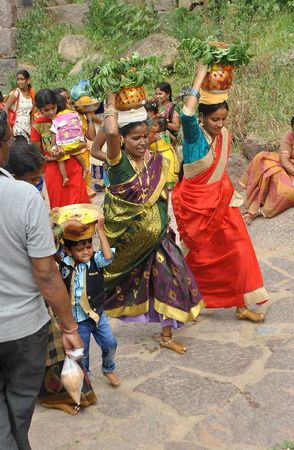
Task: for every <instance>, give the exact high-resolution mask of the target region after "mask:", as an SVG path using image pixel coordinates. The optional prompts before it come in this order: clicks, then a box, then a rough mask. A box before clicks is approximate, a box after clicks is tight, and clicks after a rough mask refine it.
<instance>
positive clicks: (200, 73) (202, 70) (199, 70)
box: [194, 63, 208, 89]
mask: <svg viewBox="0 0 294 450" xmlns="http://www.w3.org/2000/svg"><path fill="white" fill-rule="evenodd" d="M207 72H208V66H207V65H206V64H201V63H198V64H197V65H196V71H195V82H194V84H195V83H196V82H197V84H199V88H198V89H200V87H201V84H202V83H203V80H204V78H205V76H206V74H207Z"/></svg>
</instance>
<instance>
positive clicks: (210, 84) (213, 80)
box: [201, 41, 234, 94]
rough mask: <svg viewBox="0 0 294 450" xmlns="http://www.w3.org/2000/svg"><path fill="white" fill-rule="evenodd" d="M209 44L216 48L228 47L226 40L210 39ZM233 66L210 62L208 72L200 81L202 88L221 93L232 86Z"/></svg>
mask: <svg viewBox="0 0 294 450" xmlns="http://www.w3.org/2000/svg"><path fill="white" fill-rule="evenodd" d="M208 43H209V44H210V45H212V46H214V47H217V48H228V47H229V45H228V44H227V43H226V42H218V41H210V42H208ZM233 71H234V67H233V66H231V65H229V64H212V67H211V71H210V72H208V73H207V74H206V76H205V78H204V81H203V83H202V86H201V87H202V89H204V90H205V91H209V92H212V93H213V94H221V93H223V92H225V91H227V90H228V89H230V87H231V86H232V83H233Z"/></svg>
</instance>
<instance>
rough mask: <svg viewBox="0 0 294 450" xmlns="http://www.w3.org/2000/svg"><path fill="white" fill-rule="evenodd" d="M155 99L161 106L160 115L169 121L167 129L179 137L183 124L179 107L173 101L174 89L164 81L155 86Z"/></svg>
mask: <svg viewBox="0 0 294 450" xmlns="http://www.w3.org/2000/svg"><path fill="white" fill-rule="evenodd" d="M155 98H156V100H157V102H158V105H159V114H160V115H161V116H162V117H164V118H165V119H166V120H167V129H168V131H170V132H171V133H172V134H173V135H174V136H177V134H178V132H179V130H180V126H181V122H180V115H179V111H178V110H177V106H176V104H175V103H173V101H172V88H171V85H170V84H169V83H167V82H166V81H163V82H161V83H158V84H157V85H156V86H155Z"/></svg>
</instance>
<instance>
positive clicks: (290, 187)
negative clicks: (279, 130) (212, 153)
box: [240, 152, 294, 218]
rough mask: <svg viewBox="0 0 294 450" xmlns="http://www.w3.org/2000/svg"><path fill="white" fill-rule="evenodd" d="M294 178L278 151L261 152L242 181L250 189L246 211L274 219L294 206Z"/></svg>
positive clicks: (242, 184) (249, 166) (247, 190)
mask: <svg viewBox="0 0 294 450" xmlns="http://www.w3.org/2000/svg"><path fill="white" fill-rule="evenodd" d="M293 183H294V176H293V175H289V174H288V173H287V172H286V170H285V169H284V168H283V167H282V165H281V163H280V155H279V153H276V152H260V153H258V154H257V155H256V156H255V157H254V159H253V160H252V161H251V163H250V164H249V165H248V167H247V169H246V171H245V172H244V174H243V175H242V177H241V179H240V184H241V186H243V187H246V197H247V200H246V205H245V206H246V210H247V211H248V212H249V213H250V214H260V215H262V216H264V217H267V218H271V217H274V216H276V215H277V214H279V213H281V212H282V211H285V210H286V209H288V208H291V207H292V206H294V184H293Z"/></svg>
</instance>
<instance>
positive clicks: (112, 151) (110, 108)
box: [104, 93, 121, 160]
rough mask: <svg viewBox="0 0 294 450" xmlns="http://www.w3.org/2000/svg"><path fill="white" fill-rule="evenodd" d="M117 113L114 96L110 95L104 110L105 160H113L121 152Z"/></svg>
mask: <svg viewBox="0 0 294 450" xmlns="http://www.w3.org/2000/svg"><path fill="white" fill-rule="evenodd" d="M117 115H118V113H117V111H116V109H115V94H114V93H110V94H108V97H107V107H106V110H105V119H104V124H105V133H106V143H107V158H108V159H110V160H113V159H115V158H117V157H118V156H119V154H120V152H121V148H120V135H119V130H118V123H117Z"/></svg>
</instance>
